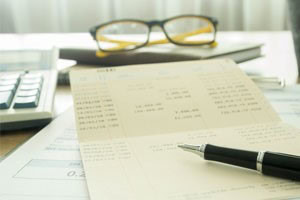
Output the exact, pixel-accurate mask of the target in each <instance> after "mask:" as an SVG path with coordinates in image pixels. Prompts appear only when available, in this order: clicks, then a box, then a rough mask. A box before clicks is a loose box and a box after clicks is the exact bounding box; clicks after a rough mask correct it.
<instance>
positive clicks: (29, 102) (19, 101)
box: [14, 96, 39, 108]
mask: <svg viewBox="0 0 300 200" xmlns="http://www.w3.org/2000/svg"><path fill="white" fill-rule="evenodd" d="M38 101H39V97H38V96H32V97H17V98H16V99H15V104H14V108H34V107H37V105H38Z"/></svg>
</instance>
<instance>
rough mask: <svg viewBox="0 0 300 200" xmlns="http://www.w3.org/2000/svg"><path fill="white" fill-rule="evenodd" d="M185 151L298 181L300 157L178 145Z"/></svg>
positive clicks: (208, 146)
mask: <svg viewBox="0 0 300 200" xmlns="http://www.w3.org/2000/svg"><path fill="white" fill-rule="evenodd" d="M178 147H180V148H182V149H183V150H185V151H188V152H192V153H195V154H197V155H200V156H201V157H202V158H204V159H205V160H212V161H217V162H221V163H226V164H230V165H235V166H239V167H244V168H248V169H253V170H257V171H259V172H261V173H262V174H266V175H270V176H276V177H280V178H286V179H293V180H297V181H300V156H295V155H289V154H283V153H275V152H269V151H259V152H255V151H245V150H240V149H231V148H225V147H219V146H214V145H211V144H202V145H200V146H194V145H187V144H183V145H178Z"/></svg>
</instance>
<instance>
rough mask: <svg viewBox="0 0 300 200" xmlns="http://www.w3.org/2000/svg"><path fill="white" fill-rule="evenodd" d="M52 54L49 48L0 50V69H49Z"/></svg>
mask: <svg viewBox="0 0 300 200" xmlns="http://www.w3.org/2000/svg"><path fill="white" fill-rule="evenodd" d="M52 56H53V54H52V51H51V50H7V51H0V71H16V70H40V69H50V68H51V67H52V63H51V61H52Z"/></svg>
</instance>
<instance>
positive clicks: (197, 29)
mask: <svg viewBox="0 0 300 200" xmlns="http://www.w3.org/2000/svg"><path fill="white" fill-rule="evenodd" d="M164 29H165V31H166V34H167V35H168V36H169V38H170V39H171V40H173V41H174V42H175V43H179V44H199V45H200V44H207V43H210V42H212V41H214V39H215V28H214V26H213V24H212V23H211V22H210V21H209V20H207V19H205V18H202V17H196V16H195V17H179V18H175V19H173V20H170V21H168V22H167V23H166V24H165V25H164Z"/></svg>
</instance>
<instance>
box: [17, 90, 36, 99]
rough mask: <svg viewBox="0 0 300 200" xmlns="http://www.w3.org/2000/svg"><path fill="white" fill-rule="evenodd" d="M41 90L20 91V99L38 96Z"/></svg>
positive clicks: (18, 94)
mask: <svg viewBox="0 0 300 200" xmlns="http://www.w3.org/2000/svg"><path fill="white" fill-rule="evenodd" d="M38 95H39V90H37V89H35V90H19V91H18V93H17V96H18V97H30V96H38Z"/></svg>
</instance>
